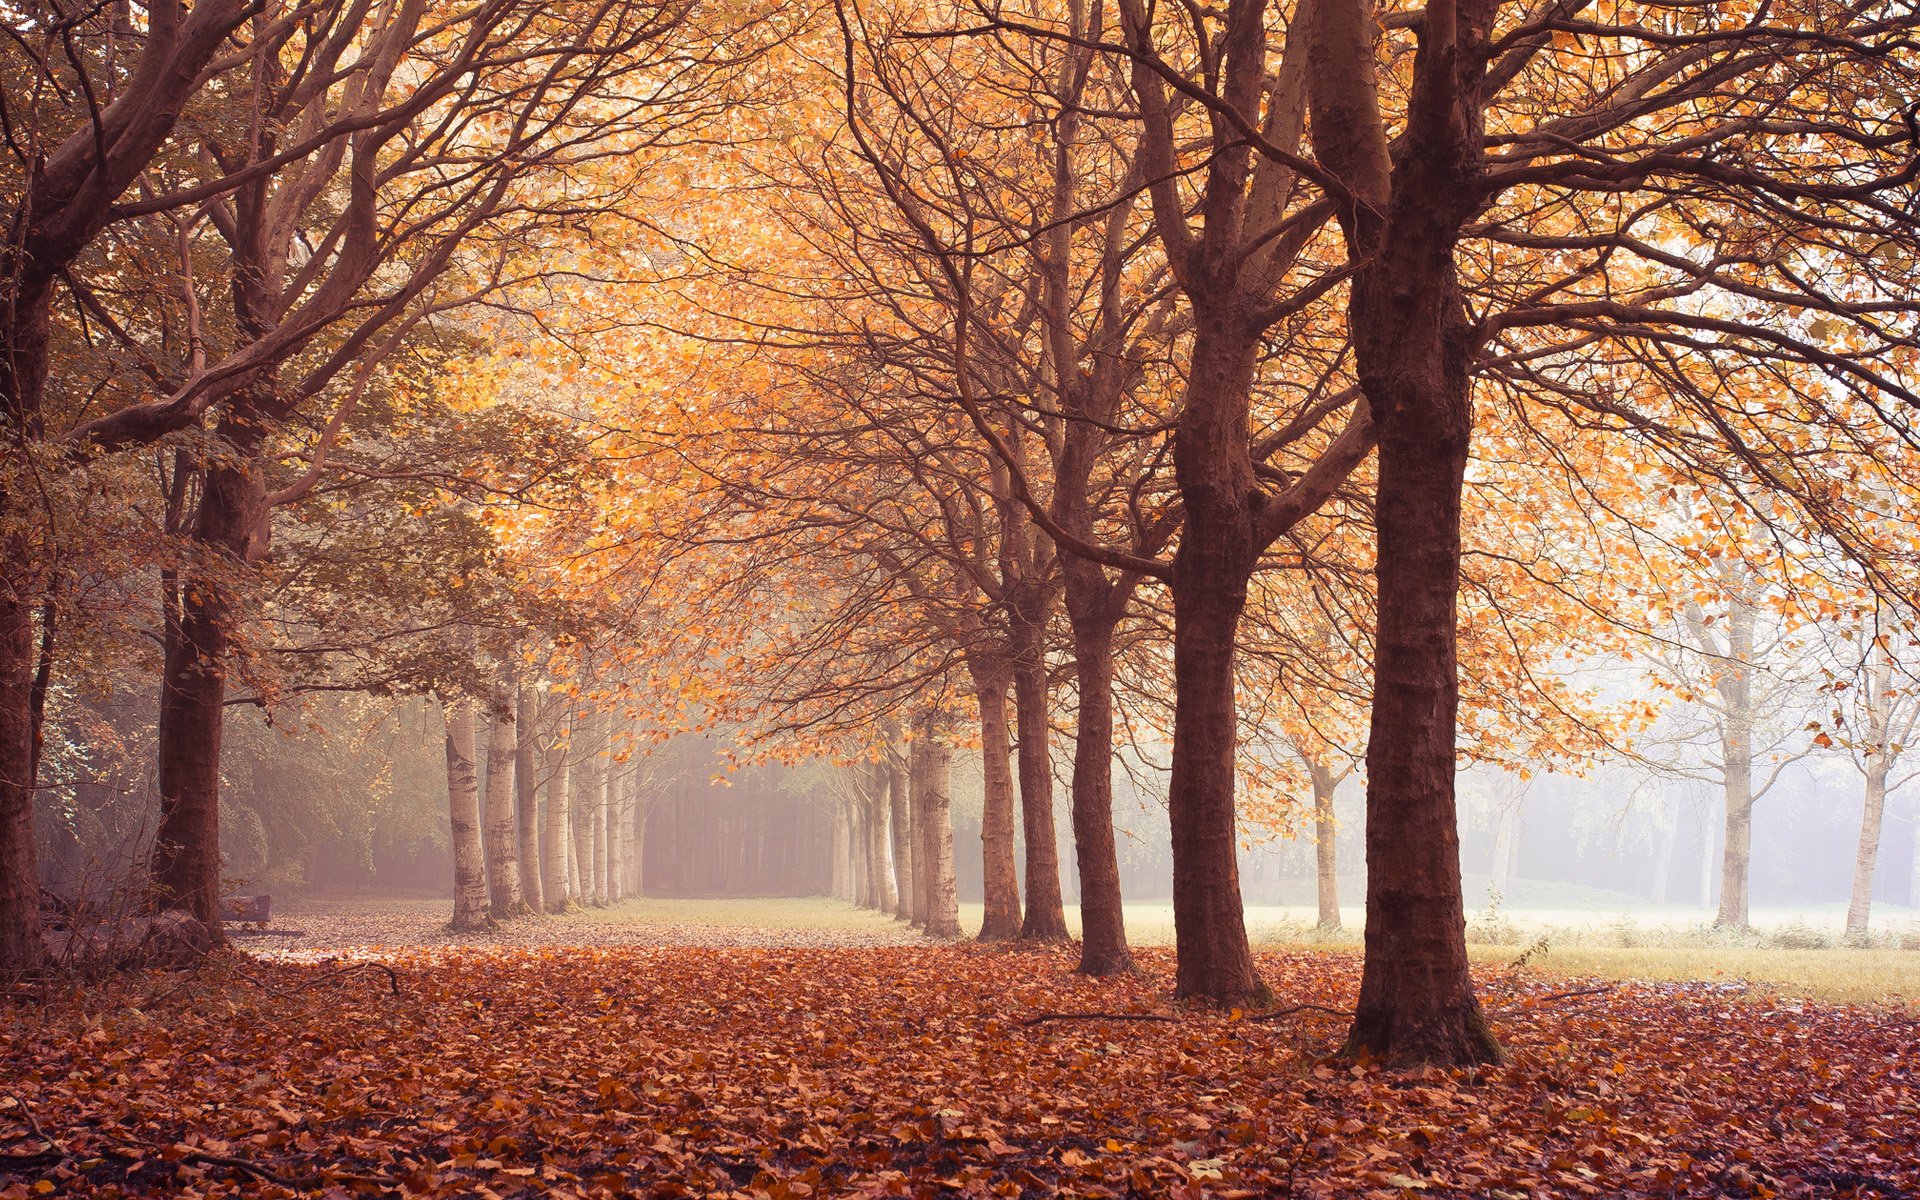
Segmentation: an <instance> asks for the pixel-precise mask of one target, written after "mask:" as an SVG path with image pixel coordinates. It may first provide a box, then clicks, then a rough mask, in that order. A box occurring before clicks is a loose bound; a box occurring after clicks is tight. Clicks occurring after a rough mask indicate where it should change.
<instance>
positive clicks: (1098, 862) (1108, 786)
mask: <svg viewBox="0 0 1920 1200" xmlns="http://www.w3.org/2000/svg"><path fill="white" fill-rule="evenodd" d="M1081 566H1084V568H1085V569H1086V570H1088V571H1091V572H1093V573H1094V574H1095V575H1098V574H1099V569H1098V568H1097V567H1094V566H1093V565H1092V564H1080V565H1078V566H1077V565H1076V564H1073V563H1069V564H1067V568H1066V570H1067V572H1068V577H1069V579H1070V580H1071V577H1072V573H1073V572H1074V571H1075V570H1077V569H1080V567H1081ZM1068 588H1069V594H1068V616H1069V620H1070V621H1071V624H1072V627H1073V655H1074V675H1075V679H1076V681H1077V683H1078V690H1079V693H1080V703H1079V708H1078V710H1077V711H1076V713H1075V715H1074V740H1073V782H1072V785H1071V788H1072V792H1071V795H1070V797H1069V804H1070V807H1071V809H1072V817H1073V853H1074V865H1075V867H1076V868H1077V869H1078V870H1079V877H1080V965H1079V967H1078V968H1076V969H1077V970H1078V971H1079V972H1080V973H1081V974H1082V975H1094V976H1104V975H1119V974H1123V973H1126V972H1129V971H1131V970H1133V954H1132V953H1131V951H1129V950H1128V948H1127V921H1126V912H1125V909H1124V908H1123V907H1122V900H1121V895H1120V856H1119V852H1118V850H1117V848H1116V847H1115V845H1114V837H1113V629H1114V624H1115V622H1114V621H1113V620H1112V619H1110V618H1109V617H1108V615H1107V613H1106V612H1105V611H1104V607H1103V606H1101V607H1095V606H1092V605H1079V604H1076V603H1075V602H1074V594H1073V584H1072V583H1071V582H1069V584H1068ZM1105 588H1106V585H1105V582H1104V580H1103V581H1102V583H1101V590H1102V592H1104V591H1105Z"/></svg>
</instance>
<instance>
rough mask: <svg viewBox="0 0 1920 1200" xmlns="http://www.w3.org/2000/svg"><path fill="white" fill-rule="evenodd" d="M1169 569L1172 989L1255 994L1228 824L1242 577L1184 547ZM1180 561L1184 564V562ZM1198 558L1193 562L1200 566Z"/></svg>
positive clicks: (1218, 996) (1262, 990)
mask: <svg viewBox="0 0 1920 1200" xmlns="http://www.w3.org/2000/svg"><path fill="white" fill-rule="evenodd" d="M1187 536H1188V538H1189V539H1190V540H1189V541H1187V542H1183V543H1182V544H1181V547H1180V551H1179V552H1178V554H1177V555H1176V559H1175V562H1176V568H1175V573H1174V581H1175V587H1174V601H1173V603H1174V632H1173V658H1174V668H1173V669H1174V718H1173V723H1174V741H1173V771H1172V777H1171V779H1170V781H1169V789H1168V797H1167V800H1168V816H1169V819H1170V823H1171V825H1172V832H1173V921H1174V935H1175V940H1176V943H1177V953H1178V962H1177V966H1176V970H1175V983H1174V994H1175V995H1176V996H1180V997H1204V998H1207V999H1210V1000H1214V1001H1217V1002H1219V1003H1222V1004H1240V1003H1248V1002H1259V1001H1262V1000H1264V999H1265V998H1266V996H1267V988H1266V985H1265V984H1263V983H1261V982H1260V976H1259V974H1258V972H1257V971H1256V970H1255V969H1254V965H1253V952H1252V950H1251V948H1250V947H1249V946H1248V944H1247V926H1246V919H1245V912H1244V909H1243V908H1242V906H1241V900H1240V862H1239V854H1238V838H1237V831H1236V829H1235V827H1234V783H1235V780H1234V749H1235V740H1236V729H1235V725H1236V714H1235V711H1234V678H1233V666H1234V636H1235V632H1236V630H1237V629H1238V627H1239V622H1240V610H1241V606H1242V605H1243V604H1244V603H1245V599H1246V592H1245V588H1246V582H1247V580H1246V577H1245V576H1244V575H1241V576H1239V577H1238V579H1237V580H1235V579H1232V578H1231V577H1229V578H1228V579H1221V578H1218V577H1217V576H1213V574H1212V572H1210V571H1208V570H1206V569H1205V558H1204V556H1203V555H1202V554H1200V553H1198V552H1195V553H1189V551H1188V547H1189V546H1193V545H1195V543H1197V542H1199V541H1202V540H1204V539H1203V538H1201V537H1199V536H1198V535H1196V534H1195V533H1193V532H1192V531H1189V533H1188V535H1187ZM1182 563H1184V564H1185V566H1186V569H1185V570H1182V569H1181V564H1182ZM1196 567H1198V568H1199V569H1196Z"/></svg>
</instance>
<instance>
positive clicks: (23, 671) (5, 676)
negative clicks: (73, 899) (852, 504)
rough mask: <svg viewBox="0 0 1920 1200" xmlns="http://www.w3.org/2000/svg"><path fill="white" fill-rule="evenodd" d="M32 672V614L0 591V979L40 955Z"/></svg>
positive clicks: (28, 965) (23, 968)
mask: <svg viewBox="0 0 1920 1200" xmlns="http://www.w3.org/2000/svg"><path fill="white" fill-rule="evenodd" d="M11 556H12V555H11V547H10V553H9V557H11ZM33 673H34V666H33V616H32V612H31V610H30V609H29V607H28V605H27V603H26V602H25V599H24V597H22V596H20V595H17V594H16V593H15V592H14V591H13V589H11V588H0V980H5V979H8V978H11V977H13V976H15V975H17V974H19V973H21V972H25V971H31V970H33V969H34V968H36V967H38V966H39V965H40V964H41V962H42V960H43V958H44V956H45V953H46V947H45V944H44V943H43V942H42V941H41V932H40V868H39V864H38V863H37V862H36V861H35V857H34V842H33V796H34V791H35V786H34V785H35V781H34V778H33V775H34V772H33V762H34V746H33V740H34V729H33V721H32V718H31V715H30V713H31V709H32V704H31V699H30V694H31V692H32V689H33Z"/></svg>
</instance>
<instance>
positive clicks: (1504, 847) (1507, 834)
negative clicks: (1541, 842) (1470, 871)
mask: <svg viewBox="0 0 1920 1200" xmlns="http://www.w3.org/2000/svg"><path fill="white" fill-rule="evenodd" d="M1520 805H1521V798H1520V797H1519V796H1515V797H1514V798H1513V800H1512V801H1511V802H1510V803H1507V804H1505V805H1503V806H1502V807H1501V809H1500V813H1499V817H1498V821H1499V824H1498V825H1496V826H1495V828H1494V833H1493V870H1492V872H1491V874H1492V875H1493V883H1494V886H1495V887H1497V888H1499V889H1500V891H1501V894H1502V895H1505V894H1506V890H1507V887H1508V886H1509V885H1510V884H1512V883H1513V874H1514V865H1515V861H1516V860H1517V859H1518V858H1519V856H1520Z"/></svg>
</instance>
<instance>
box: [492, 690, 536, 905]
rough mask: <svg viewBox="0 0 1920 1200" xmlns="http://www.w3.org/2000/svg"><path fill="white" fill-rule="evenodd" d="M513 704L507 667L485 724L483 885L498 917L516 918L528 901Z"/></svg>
mask: <svg viewBox="0 0 1920 1200" xmlns="http://www.w3.org/2000/svg"><path fill="white" fill-rule="evenodd" d="M513 701H514V681H513V670H512V667H511V665H508V666H506V667H503V668H502V669H501V672H500V677H499V679H498V680H497V681H496V683H495V685H494V691H493V697H492V703H491V704H490V706H489V709H490V711H489V713H488V720H487V810H486V820H487V886H488V895H489V898H490V900H491V903H492V905H493V915H494V917H496V918H504V917H517V916H520V915H521V914H523V913H525V912H526V911H527V902H526V898H525V897H524V896H522V895H521V893H520V845H519V834H518V830H517V829H516V828H515V825H516V823H517V822H516V820H515V816H516V814H515V811H514V801H515V794H514V788H515V784H516V783H517V780H516V779H515V778H514V767H515V761H516V758H517V754H516V751H517V749H518V738H517V737H516V736H515V735H516V728H515V723H514V719H513Z"/></svg>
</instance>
